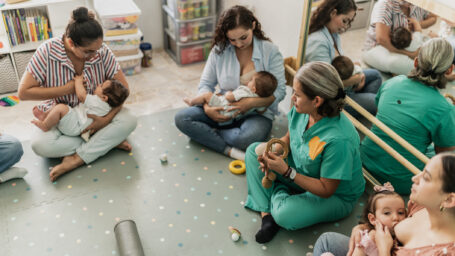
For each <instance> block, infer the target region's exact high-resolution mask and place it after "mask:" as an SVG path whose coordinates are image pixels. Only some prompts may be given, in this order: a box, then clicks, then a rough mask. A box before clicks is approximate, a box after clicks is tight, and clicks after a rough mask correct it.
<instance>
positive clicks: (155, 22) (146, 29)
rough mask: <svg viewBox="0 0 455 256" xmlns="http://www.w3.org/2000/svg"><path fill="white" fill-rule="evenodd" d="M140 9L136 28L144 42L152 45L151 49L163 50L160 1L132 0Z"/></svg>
mask: <svg viewBox="0 0 455 256" xmlns="http://www.w3.org/2000/svg"><path fill="white" fill-rule="evenodd" d="M134 2H135V3H136V5H137V6H138V7H139V9H141V12H142V14H141V16H140V17H139V20H138V26H139V28H140V29H141V31H142V33H143V34H144V41H145V42H149V43H152V46H153V49H159V48H163V21H162V19H163V18H162V13H161V0H134Z"/></svg>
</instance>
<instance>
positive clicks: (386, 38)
mask: <svg viewBox="0 0 455 256" xmlns="http://www.w3.org/2000/svg"><path fill="white" fill-rule="evenodd" d="M376 43H377V44H379V45H381V46H383V47H384V48H386V49H387V50H389V52H394V53H399V54H404V55H406V56H408V57H409V58H411V59H414V58H415V57H417V53H418V51H415V52H409V51H406V50H398V49H397V48H395V47H394V46H393V45H392V43H391V42H390V27H388V26H387V25H385V24H383V23H380V22H378V23H376Z"/></svg>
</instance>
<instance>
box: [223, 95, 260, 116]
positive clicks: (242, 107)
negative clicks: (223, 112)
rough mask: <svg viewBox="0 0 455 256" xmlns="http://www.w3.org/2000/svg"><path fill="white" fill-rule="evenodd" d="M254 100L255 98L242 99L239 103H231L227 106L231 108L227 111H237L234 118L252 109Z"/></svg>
mask: <svg viewBox="0 0 455 256" xmlns="http://www.w3.org/2000/svg"><path fill="white" fill-rule="evenodd" d="M254 100H255V98H243V99H241V100H239V101H236V102H232V103H230V104H229V106H231V108H229V109H228V110H227V111H234V110H238V111H239V112H237V113H236V116H237V115H239V114H244V113H246V112H248V110H250V109H252V108H253V107H254V105H253V101H254Z"/></svg>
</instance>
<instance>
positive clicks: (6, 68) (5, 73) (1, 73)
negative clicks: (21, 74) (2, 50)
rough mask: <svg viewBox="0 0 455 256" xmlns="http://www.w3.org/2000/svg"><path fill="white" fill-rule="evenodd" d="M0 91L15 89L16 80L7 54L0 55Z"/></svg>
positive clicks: (5, 91) (12, 90)
mask: <svg viewBox="0 0 455 256" xmlns="http://www.w3.org/2000/svg"><path fill="white" fill-rule="evenodd" d="M0 81H1V82H0V93H7V92H14V91H17V86H18V81H17V78H16V74H15V73H14V67H13V63H12V62H11V58H10V56H9V55H0Z"/></svg>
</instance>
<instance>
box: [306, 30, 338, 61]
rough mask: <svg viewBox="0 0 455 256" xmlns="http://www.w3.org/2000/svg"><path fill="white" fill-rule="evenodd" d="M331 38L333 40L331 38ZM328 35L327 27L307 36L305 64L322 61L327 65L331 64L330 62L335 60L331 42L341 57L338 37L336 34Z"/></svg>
mask: <svg viewBox="0 0 455 256" xmlns="http://www.w3.org/2000/svg"><path fill="white" fill-rule="evenodd" d="M332 36H333V38H332ZM332 36H331V35H330V32H329V30H328V29H327V27H323V28H322V29H320V30H318V31H316V32H313V33H311V34H310V35H309V36H308V42H307V47H306V52H305V62H311V61H323V62H327V63H332V60H333V59H335V57H336V55H335V46H334V43H333V40H335V42H336V44H337V48H338V51H339V52H340V55H343V50H342V49H341V41H340V35H338V33H332Z"/></svg>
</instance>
